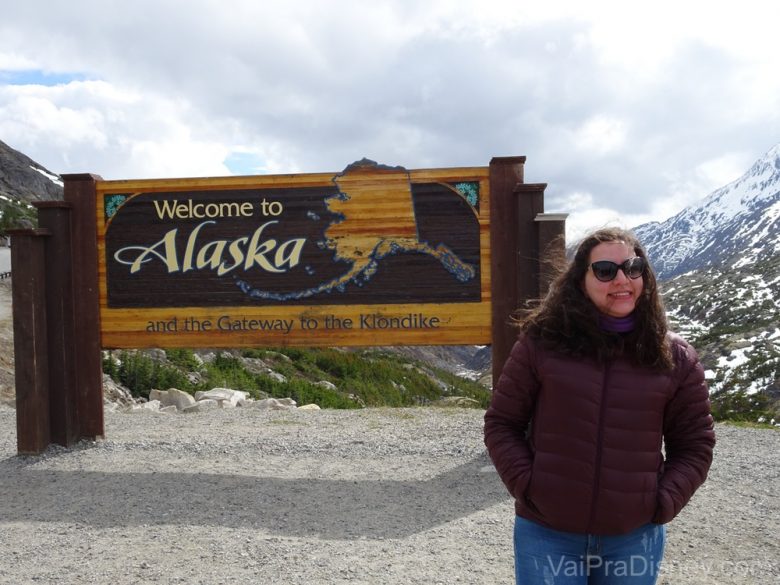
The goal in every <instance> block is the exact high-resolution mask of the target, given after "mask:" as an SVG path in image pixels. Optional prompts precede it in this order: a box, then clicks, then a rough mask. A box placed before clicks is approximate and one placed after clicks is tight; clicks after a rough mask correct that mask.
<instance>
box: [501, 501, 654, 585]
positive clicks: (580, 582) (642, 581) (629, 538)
mask: <svg viewBox="0 0 780 585" xmlns="http://www.w3.org/2000/svg"><path fill="white" fill-rule="evenodd" d="M665 539H666V530H665V528H664V526H661V525H658V524H646V525H645V526H641V527H640V528H637V529H636V530H634V531H633V532H629V533H628V534H620V535H617V536H597V535H594V534H576V533H573V532H560V531H558V530H552V529H550V528H545V527H544V526H541V525H540V524H537V523H535V522H531V521H530V520H526V519H525V518H521V517H520V516H517V517H516V519H515V578H516V580H517V585H653V584H654V583H655V581H656V578H657V577H658V572H659V570H660V566H661V560H662V559H663V554H664V541H665Z"/></svg>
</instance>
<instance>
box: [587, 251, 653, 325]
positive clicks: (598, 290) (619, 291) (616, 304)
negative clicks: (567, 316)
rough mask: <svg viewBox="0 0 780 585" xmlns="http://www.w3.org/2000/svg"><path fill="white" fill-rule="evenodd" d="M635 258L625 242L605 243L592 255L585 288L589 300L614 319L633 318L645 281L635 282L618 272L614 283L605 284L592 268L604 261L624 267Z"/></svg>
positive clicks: (637, 280)
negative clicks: (593, 265)
mask: <svg viewBox="0 0 780 585" xmlns="http://www.w3.org/2000/svg"><path fill="white" fill-rule="evenodd" d="M635 256H636V253H635V252H634V249H633V248H632V247H631V246H629V245H628V244H625V243H623V242H602V243H601V244H598V245H597V246H596V247H595V248H593V249H592V250H591V251H590V259H589V261H588V271H587V272H586V273H585V280H584V282H583V284H582V288H583V291H584V293H585V296H586V297H587V298H588V299H589V300H590V302H592V303H593V304H594V305H595V306H596V308H597V309H598V310H599V311H600V312H601V313H603V314H604V315H609V316H610V317H625V316H627V315H629V314H630V313H631V312H632V311H633V310H634V307H636V303H637V300H638V299H639V296H640V295H641V294H642V288H643V287H644V278H643V277H642V276H640V277H639V278H636V279H634V280H632V279H630V278H629V277H628V276H626V274H625V273H624V272H623V271H622V270H618V271H617V275H616V276H615V278H614V279H613V280H610V281H609V282H601V281H600V280H598V279H597V278H596V277H595V275H594V274H593V269H592V268H591V267H590V265H591V264H593V263H594V262H598V261H600V260H609V261H611V262H614V263H615V264H623V262H625V261H626V260H628V259H629V258H633V257H635Z"/></svg>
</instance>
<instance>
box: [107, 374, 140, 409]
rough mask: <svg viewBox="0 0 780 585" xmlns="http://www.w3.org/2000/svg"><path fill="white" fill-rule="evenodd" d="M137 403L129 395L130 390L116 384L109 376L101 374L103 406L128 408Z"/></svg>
mask: <svg viewBox="0 0 780 585" xmlns="http://www.w3.org/2000/svg"><path fill="white" fill-rule="evenodd" d="M137 402H138V401H137V400H136V399H135V398H134V397H133V395H132V394H131V393H130V390H128V389H127V388H125V387H124V386H122V385H121V384H117V383H116V382H115V381H114V380H113V379H112V378H111V376H109V375H108V374H103V404H104V405H106V404H117V405H119V406H130V405H131V404H136V403H137Z"/></svg>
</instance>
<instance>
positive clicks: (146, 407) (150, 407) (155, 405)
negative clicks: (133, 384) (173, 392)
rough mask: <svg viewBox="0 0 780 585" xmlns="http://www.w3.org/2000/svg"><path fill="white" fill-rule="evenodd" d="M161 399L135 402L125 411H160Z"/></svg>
mask: <svg viewBox="0 0 780 585" xmlns="http://www.w3.org/2000/svg"><path fill="white" fill-rule="evenodd" d="M160 406H162V405H161V404H160V401H159V400H150V401H149V402H142V403H141V404H133V405H131V406H130V407H129V408H128V409H126V410H125V412H132V413H139V412H140V413H144V412H160Z"/></svg>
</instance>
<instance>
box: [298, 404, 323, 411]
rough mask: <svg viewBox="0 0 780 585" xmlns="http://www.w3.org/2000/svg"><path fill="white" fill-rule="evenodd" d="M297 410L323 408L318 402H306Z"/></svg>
mask: <svg viewBox="0 0 780 585" xmlns="http://www.w3.org/2000/svg"><path fill="white" fill-rule="evenodd" d="M296 410H321V408H320V407H319V406H317V405H316V404H313V403H312V404H304V405H303V406H299V407H298V408H297V409H296Z"/></svg>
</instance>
